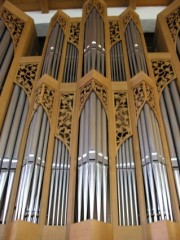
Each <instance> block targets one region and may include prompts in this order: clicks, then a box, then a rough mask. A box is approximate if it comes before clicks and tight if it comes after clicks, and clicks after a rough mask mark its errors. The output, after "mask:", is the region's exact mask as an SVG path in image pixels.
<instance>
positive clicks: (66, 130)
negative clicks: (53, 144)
mask: <svg viewBox="0 0 180 240" xmlns="http://www.w3.org/2000/svg"><path fill="white" fill-rule="evenodd" d="M60 99H61V100H60V110H59V117H58V124H57V133H56V137H58V138H60V139H61V140H62V141H63V142H64V143H65V144H66V146H67V147H70V140H71V126H72V110H73V103H74V93H66V94H64V93H62V94H61V96H60Z"/></svg>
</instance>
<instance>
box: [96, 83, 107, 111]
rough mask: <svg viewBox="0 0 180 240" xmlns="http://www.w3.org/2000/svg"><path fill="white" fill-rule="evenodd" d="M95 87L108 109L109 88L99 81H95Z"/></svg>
mask: <svg viewBox="0 0 180 240" xmlns="http://www.w3.org/2000/svg"><path fill="white" fill-rule="evenodd" d="M93 89H94V91H95V92H96V94H97V95H98V97H99V99H100V100H101V102H102V104H103V106H104V108H105V109H107V89H106V88H105V87H104V86H103V85H101V84H100V83H99V82H97V81H94V87H93Z"/></svg>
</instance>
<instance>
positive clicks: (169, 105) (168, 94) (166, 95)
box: [160, 81, 180, 204]
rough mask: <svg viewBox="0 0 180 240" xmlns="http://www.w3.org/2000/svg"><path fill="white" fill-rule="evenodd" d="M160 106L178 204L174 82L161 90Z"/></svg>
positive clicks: (179, 119)
mask: <svg viewBox="0 0 180 240" xmlns="http://www.w3.org/2000/svg"><path fill="white" fill-rule="evenodd" d="M160 104H161V112H162V116H163V121H164V126H165V131H166V135H167V141H168V146H169V152H170V157H171V163H172V168H173V172H174V179H175V184H176V190H177V194H178V200H179V204H180V146H179V142H180V130H179V125H180V110H179V106H180V105H179V104H180V97H179V91H178V88H177V86H176V82H175V81H173V82H171V83H170V84H169V85H168V86H166V88H165V89H164V90H163V93H162V95H161V98H160Z"/></svg>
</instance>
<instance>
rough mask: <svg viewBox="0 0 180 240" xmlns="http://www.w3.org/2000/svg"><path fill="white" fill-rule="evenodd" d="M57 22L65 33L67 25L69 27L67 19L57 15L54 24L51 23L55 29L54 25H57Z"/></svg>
mask: <svg viewBox="0 0 180 240" xmlns="http://www.w3.org/2000/svg"><path fill="white" fill-rule="evenodd" d="M57 22H58V23H59V24H60V26H61V27H62V29H63V31H65V28H66V25H67V23H66V19H65V18H64V17H62V16H60V15H57V16H56V17H54V19H53V20H52V23H51V25H52V27H54V25H55V24H56V23H57Z"/></svg>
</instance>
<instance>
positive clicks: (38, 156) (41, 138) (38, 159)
mask: <svg viewBox="0 0 180 240" xmlns="http://www.w3.org/2000/svg"><path fill="white" fill-rule="evenodd" d="M46 123H47V117H46V113H45V112H44V114H43V119H42V122H41V131H40V136H39V140H38V147H37V154H36V163H35V164H36V165H35V170H34V175H33V182H32V191H31V197H30V204H29V216H28V218H27V221H30V220H31V214H32V211H33V206H34V202H35V194H36V192H37V185H38V175H39V171H40V169H39V165H40V162H41V158H42V148H43V143H44V137H45V126H46Z"/></svg>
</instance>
